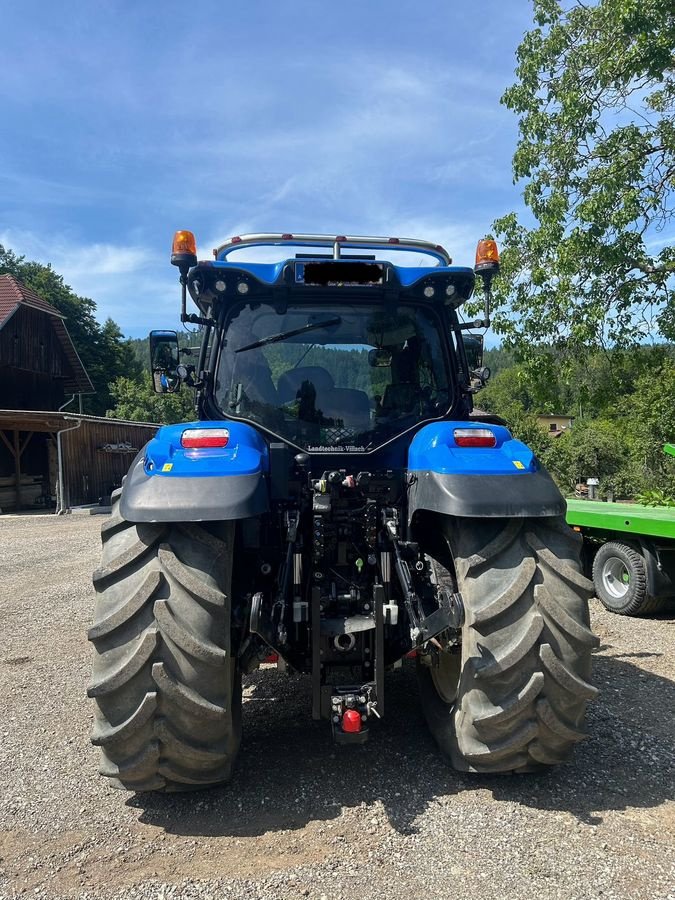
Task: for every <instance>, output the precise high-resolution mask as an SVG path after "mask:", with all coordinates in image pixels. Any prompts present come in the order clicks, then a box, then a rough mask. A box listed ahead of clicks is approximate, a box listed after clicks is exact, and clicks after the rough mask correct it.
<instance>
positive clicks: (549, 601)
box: [418, 518, 598, 773]
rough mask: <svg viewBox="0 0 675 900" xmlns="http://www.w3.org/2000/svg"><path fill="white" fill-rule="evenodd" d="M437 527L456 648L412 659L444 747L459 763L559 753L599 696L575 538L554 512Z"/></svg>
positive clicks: (494, 766) (540, 760)
mask: <svg viewBox="0 0 675 900" xmlns="http://www.w3.org/2000/svg"><path fill="white" fill-rule="evenodd" d="M444 530H445V537H446V540H447V542H448V545H449V551H450V554H451V557H452V560H453V561H454V570H455V578H456V587H457V589H459V591H460V592H461V594H462V599H463V601H464V607H465V622H464V625H463V628H462V644H461V653H460V651H459V650H458V649H455V651H454V652H453V651H452V650H450V651H445V652H443V653H441V654H440V663H439V665H437V666H435V667H433V668H432V667H429V666H424V665H420V666H418V674H419V683H420V691H421V698H422V706H423V709H424V713H425V716H426V718H427V722H428V724H429V727H430V729H431V731H432V733H433V735H434V737H435V739H436V741H437V742H438V745H439V747H440V749H441V751H442V753H443V754H444V755H445V756H446V757H447V758H448V759H449V760H450V761H451V763H452V765H453V766H454V767H455V768H456V769H459V770H460V771H465V772H485V773H490V772H528V771H533V770H537V769H540V768H543V767H546V766H553V765H556V764H558V763H561V762H564V761H565V760H566V759H567V758H568V757H569V755H570V752H571V750H572V748H573V747H574V745H575V743H577V741H580V740H582V738H584V736H585V735H584V732H583V730H582V724H583V719H584V713H585V709H586V704H587V703H588V701H589V700H591V699H593V698H594V697H595V696H596V694H597V689H596V688H595V687H593V686H592V685H591V684H590V683H589V679H590V672H591V650H592V648H593V647H595V646H597V644H598V641H597V638H596V637H595V636H594V635H593V633H592V632H591V630H590V627H589V613H588V598H589V597H590V596H591V594H592V584H591V582H590V581H588V579H586V578H584V576H583V575H582V574H581V566H580V563H579V553H580V543H581V541H580V539H579V538H578V536H577V535H575V533H574V532H573V531H572V529H570V528H569V527H568V526H567V525H566V524H565V521H564V519H556V518H541V519H539V518H536V519H509V520H504V519H462V520H451V519H448V520H445V522H444ZM449 565H452V563H449Z"/></svg>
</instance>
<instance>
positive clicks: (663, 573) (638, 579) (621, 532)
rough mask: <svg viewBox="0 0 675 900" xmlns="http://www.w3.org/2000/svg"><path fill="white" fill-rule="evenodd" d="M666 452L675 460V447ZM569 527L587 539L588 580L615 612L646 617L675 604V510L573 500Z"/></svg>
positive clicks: (568, 515)
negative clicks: (590, 580)
mask: <svg viewBox="0 0 675 900" xmlns="http://www.w3.org/2000/svg"><path fill="white" fill-rule="evenodd" d="M664 450H665V452H666V453H669V454H670V455H672V456H675V445H673V444H666V446H665V448H664ZM567 522H568V524H569V525H571V526H572V527H573V528H574V530H575V531H578V532H581V534H582V535H583V537H584V545H585V551H586V559H587V564H588V569H589V572H588V574H589V575H591V576H592V578H593V583H594V585H595V591H596V594H597V596H598V598H599V599H600V600H601V601H602V603H603V604H604V605H605V606H606V607H607V609H609V610H610V611H611V612H615V613H619V614H620V615H626V616H637V615H645V614H647V613H653V612H656V611H657V610H659V609H661V608H662V607H664V606H666V605H669V604H671V603H673V602H674V601H675V508H673V507H651V506H642V505H640V504H638V503H601V502H597V501H594V500H568V501H567Z"/></svg>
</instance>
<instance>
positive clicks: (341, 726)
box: [330, 684, 380, 744]
mask: <svg viewBox="0 0 675 900" xmlns="http://www.w3.org/2000/svg"><path fill="white" fill-rule="evenodd" d="M373 687H374V686H373V685H372V684H365V685H362V686H361V687H348V688H347V687H345V688H335V687H334V688H333V689H332V690H333V691H334V693H332V694H331V698H330V706H331V728H332V732H333V740H334V741H335V742H336V743H337V744H365V742H366V741H367V740H368V736H369V733H370V730H369V728H368V720H369V718H370V716H371V715H374V716H376V717H377V718H378V719H379V718H380V715H379V713H378V711H377V709H376V707H377V701H376V700H374V699H373V698H374V690H373Z"/></svg>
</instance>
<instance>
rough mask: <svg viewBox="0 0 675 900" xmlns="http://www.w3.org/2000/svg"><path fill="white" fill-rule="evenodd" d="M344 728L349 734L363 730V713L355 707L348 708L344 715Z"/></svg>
mask: <svg viewBox="0 0 675 900" xmlns="http://www.w3.org/2000/svg"><path fill="white" fill-rule="evenodd" d="M342 730H343V731H346V732H348V733H349V734H356V733H357V732H358V731H361V713H360V712H357V710H355V709H346V710H345V712H344V715H343V716H342Z"/></svg>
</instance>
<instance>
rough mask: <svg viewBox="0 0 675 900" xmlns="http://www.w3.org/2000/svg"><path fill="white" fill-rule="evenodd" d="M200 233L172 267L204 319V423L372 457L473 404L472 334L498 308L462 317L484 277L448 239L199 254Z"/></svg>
mask: <svg viewBox="0 0 675 900" xmlns="http://www.w3.org/2000/svg"><path fill="white" fill-rule="evenodd" d="M186 235H187V237H186ZM191 240H192V241H193V240H194V239H193V238H192V237H191V235H190V233H189V232H179V233H178V234H177V237H176V242H175V245H174V254H173V256H172V262H174V264H176V265H179V267H182V268H181V281H182V282H183V285H184V293H185V292H187V293H189V294H190V296H191V298H192V299H193V300H194V302H195V304H196V305H197V307H198V309H199V312H200V314H199V315H197V316H195V315H190V314H187V312H186V311H185V308H183V318H184V320H185V321H188V322H196V323H197V324H199V325H201V326H202V327H203V328H204V353H203V357H202V366H203V368H202V371H201V373H194V374H195V375H196V374H199V378H198V380H197V385H198V386H199V387H200V388H201V391H200V407H199V408H200V413H201V418H204V419H223V418H224V419H236V420H241V421H243V422H248V423H250V424H252V425H254V426H255V427H256V428H258V429H261V430H262V431H263V432H264V433H265V434H267V435H268V436H269V438H270V439H272V440H278V439H281V440H283V441H285V442H287V443H288V444H289V445H290V446H292V447H294V448H296V450H298V451H305V452H310V453H330V452H338V453H339V452H350V453H371V452H373V451H375V450H377V449H378V448H380V447H382V446H384V445H386V444H387V443H388V442H390V441H392V440H394V439H395V438H397V437H399V436H401V435H403V434H405V433H406V432H408V431H410V430H412V429H417V428H419V426H420V425H421V424H423V423H425V422H430V421H433V420H435V419H442V418H445V417H452V416H454V417H456V418H462V417H463V416H464V415H466V414H467V413H468V412H469V411H470V408H471V404H470V400H469V395H470V393H471V392H472V390H473V388H472V387H471V385H472V379H471V376H472V372H473V369H474V368H475V366H473V365H472V364H471V363H472V362H473V361H474V357H475V355H476V354H475V345H476V344H477V343H478V340H479V339H478V338H477V337H475V336H469V335H467V340H468V343H469V346H468V348H465V341H464V339H463V332H464V331H465V330H466V329H467V327H472V328H477V327H478V328H480V327H483V326H486V325H487V324H488V323H489V310H487V309H486V313H485V317H484V319H482V320H477V321H474V322H471V323H469V324H468V325H467V324H465V323H460V321H459V318H458V314H457V310H458V308H459V307H460V305H461V304H462V303H464V301H465V300H467V299H468V298H469V297H470V296H471V293H472V291H473V287H474V280H475V275H474V271H473V270H472V269H470V268H467V267H460V266H453V265H452V260H451V259H450V257H449V256H448V254H447V253H446V251H445V250H444V249H443V248H442V247H441V246H439V245H436V244H431V243H428V242H425V241H414V240H405V239H398V238H368V237H346V236H330V235H329V236H326V235H323V236H322V235H291V234H278V235H249V236H245V237H235V238H232V239H231V240H230V241H228V242H226V243H225V244H223V245H222V246H221V247H219V248H217V249H216V250H214V260H213V261H207V262H199V263H197V262H196V254H195V253H194V252H193V251H194V248H193V247H192V245H191V243H190V241H191ZM482 243H486V244H490V245H492V243H493V242H482ZM488 250H491V246H490V247H488ZM188 251H189V252H188ZM484 256H485V254H483V256H481V257H480V259H481V260H483V262H484ZM496 265H497V263H496V261H493V267H492V268H493V269H494V267H495V266H496ZM491 271H492V270H491ZM467 349H468V350H469V353H468V355H467ZM193 369H194V367H193ZM180 374H182V376H183V377H184V378H185V377H188V376H189V375H191V374H192V373H190V371H189V367H183V370H181V372H180Z"/></svg>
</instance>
